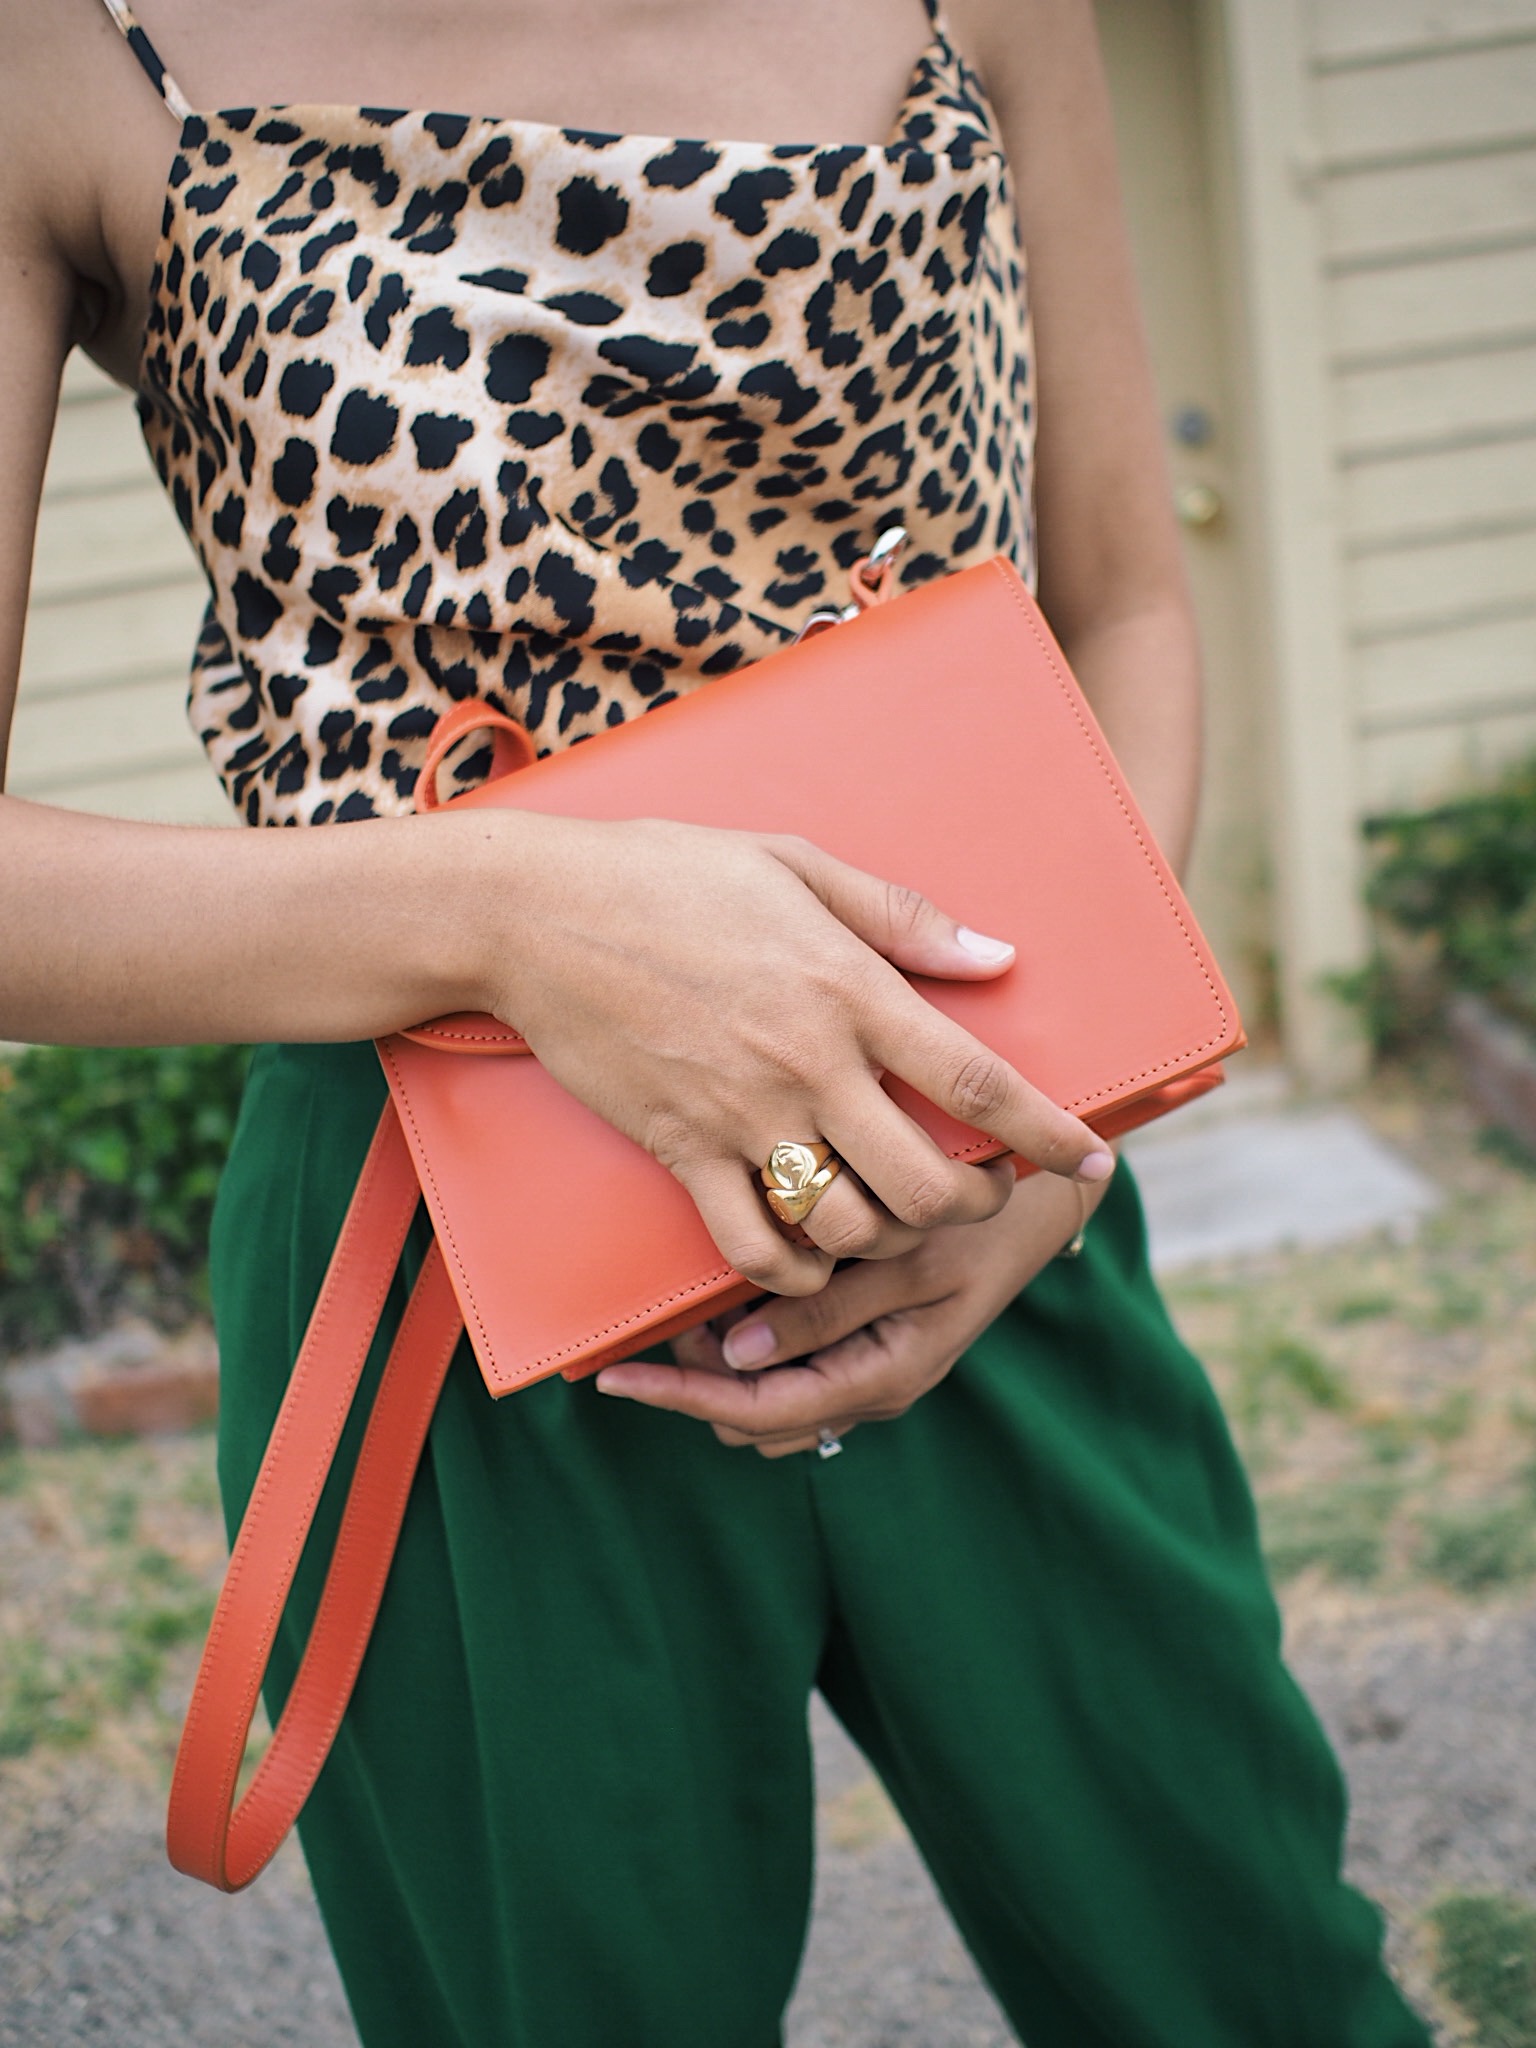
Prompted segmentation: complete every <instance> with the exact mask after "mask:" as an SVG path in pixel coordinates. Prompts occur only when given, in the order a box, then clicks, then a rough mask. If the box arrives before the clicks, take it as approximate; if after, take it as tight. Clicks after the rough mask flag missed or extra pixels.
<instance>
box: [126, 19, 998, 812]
mask: <svg viewBox="0 0 1536 2048" xmlns="http://www.w3.org/2000/svg"><path fill="white" fill-rule="evenodd" d="M118 11H121V10H118ZM140 387H141V394H142V396H141V414H142V417H143V421H144V426H145V432H146V437H147V439H148V442H149V445H150V448H151V451H152V453H153V455H154V458H155V461H156V464H157V466H158V467H159V469H160V472H161V474H162V476H163V477H164V478H165V480H166V482H167V485H168V487H169V488H170V490H171V493H172V497H173V500H174V502H175V504H176V508H177V511H178V513H179V515H180V517H181V518H182V521H183V523H184V524H185V526H186V527H187V530H188V532H189V534H190V535H191V538H192V540H193V544H194V546H195V547H196V548H197V550H198V553H199V555H200V557H201V559H202V561H203V563H204V566H205V568H206V569H207V572H208V575H209V580H210V585H211V588H212V604H211V608H210V618H209V625H208V629H207V631H206V632H205V634H204V638H203V642H202V645H201V648H200V650H199V658H198V662H197V664H196V666H195V669H194V675H193V683H192V698H191V711H192V716H193V720H194V723H195V725H196V727H197V729H198V731H199V733H200V735H201V736H202V738H203V740H204V743H205V745H206V746H207V748H208V751H209V753H210V755H211V757H212V759H213V762H214V765H215V766H216V768H217V769H218V771H219V773H220V774H221V776H222V777H223V779H224V781H225V784H226V786H227V788H228V789H229V791H230V794H231V796H232V797H233V799H234V800H235V802H236V804H237V806H238V807H239V808H240V810H241V811H242V813H243V815H245V816H246V817H247V818H248V819H250V820H251V821H252V822H257V823H308V822H324V821H326V820H329V819H334V818H354V817H366V816H372V815H376V814H380V813H389V812H398V811H402V810H407V809H409V808H410V805H411V800H412V792H413V788H414V783H415V777H416V772H417V767H418V764H419V762H420V759H421V757H422V754H423V753H424V751H425V744H426V738H427V735H428V733H429V732H430V729H431V726H432V723H433V722H434V720H435V719H436V717H437V716H438V714H439V713H440V712H441V711H442V710H443V709H444V708H445V707H446V706H447V705H448V704H450V703H452V702H454V701H456V700H457V699H459V698H462V697H465V696H469V695H475V696H480V697H484V698H485V699H487V700H488V701H490V702H492V703H495V704H497V705H498V706H499V707H500V708H502V709H504V710H506V711H508V712H510V713H511V714H512V715H514V716H516V717H518V718H521V719H522V720H523V721H524V722H526V723H527V724H528V726H529V727H530V729H531V730H532V732H533V733H534V736H535V738H536V740H537V742H538V744H539V745H540V747H541V748H544V749H548V748H554V747H558V746H562V745H568V744H570V743H572V742H573V741H575V740H579V739H581V738H584V737H586V736H588V735H590V734H591V733H594V732H596V731H600V730H602V729H604V728H605V727H607V726H609V725H613V724H617V723H621V722H623V721H624V720H626V719H628V718H630V717H633V716H636V715H638V714H639V713H640V712H642V711H644V710H646V709H647V708H650V707H651V706H653V705H655V704H657V703H661V702H665V701H667V700H668V699H669V698H670V697H673V696H675V695H678V694H681V693H684V692H686V691H688V690H691V689H693V688H695V687H697V686H698V685H699V684H700V683H701V682H703V681H705V680H707V679H708V678H709V677H711V676H713V675H718V674H721V673H724V672H725V671H726V670H728V669H730V668H732V667H735V666H736V665H738V664H739V663H741V662H743V661H750V660H755V659H757V658H759V657H760V656H762V655H764V654H767V653H769V652H772V651H773V650H774V649H775V648H777V647H779V646H782V645H783V644H784V643H785V641H786V640H787V639H788V638H789V637H790V636H791V635H792V633H793V632H794V630H795V629H796V628H797V627H798V625H799V623H800V621H801V620H802V619H803V617H804V616H805V613H806V612H807V610H808V609H809V608H811V607H812V606H813V605H814V604H815V603H816V602H817V601H818V600H825V599H826V598H828V597H829V596H830V597H835V596H837V595H838V594H840V591H841V587H842V581H843V572H844V571H845V570H846V568H847V566H848V565H849V564H850V563H851V562H852V561H853V560H855V559H856V558H857V557H858V556H859V555H860V554H862V553H864V552H865V551H867V549H868V547H869V545H870V543H871V541H872V540H873V539H874V537H875V535H876V534H877V533H878V532H879V531H880V530H881V529H882V528H883V527H885V526H887V525H890V524H892V523H894V522H899V523H901V524H903V525H905V526H906V527H907V528H908V529H909V531H910V532H911V535H912V543H913V544H912V548H911V552H910V555H909V557H908V561H907V566H906V574H907V576H908V577H909V578H911V579H912V580H914V581H915V580H920V579H922V578H924V577H927V576H930V575H933V574H937V573H939V572H940V571H941V570H943V569H946V568H949V567H953V566H958V565H959V564H960V563H962V562H964V561H966V560H970V559H975V558H976V557H978V556H982V555H985V554H989V553H991V552H994V551H996V550H999V549H1001V550H1003V551H1005V552H1008V553H1010V554H1011V555H1012V556H1013V557H1014V559H1015V560H1016V561H1017V562H1019V564H1020V566H1021V567H1022V568H1023V569H1024V570H1025V572H1026V573H1029V572H1031V571H1032V568H1033V552H1034V551H1033V535H1032V527H1031V513H1030V478H1031V454H1032V443H1033V406H1032V398H1033V392H1032V377H1031V352H1030V336H1029V322H1028V308H1027V300H1026V295H1025V285H1024V274H1023V262H1022V256H1021V253H1020V250H1019V246H1018V236H1017V228H1016V221H1015V215H1014V210H1013V202H1012V194H1011V191H1010V189H1009V180H1008V176H1007V169H1006V164H1005V161H1004V158H1003V153H1002V148H1001V142H1000V139H999V136H998V132H997V127H996V122H995V118H994V116H993V114H992V110H991V108H990V107H989V105H988V103H987V101H986V98H985V95H984V93H983V92H982V89H981V87H980V85H979V83H978V81H977V80H976V78H975V76H974V75H973V74H972V73H971V71H970V70H969V68H968V67H967V66H966V65H965V63H964V62H963V60H962V59H961V57H960V55H959V53H958V52H957V50H956V48H955V46H954V43H953V41H952V39H951V38H950V36H949V34H948V32H947V30H946V28H945V26H944V24H943V22H942V21H941V20H936V21H935V22H934V24H933V32H932V36H931V39H930V41H929V43H928V46H927V47H926V49H925V50H924V51H923V52H922V54H921V56H920V58H919V60H918V62H917V65H916V68H915V70H914V72H913V74H912V77H911V81H910V84H909V86H908V90H907V93H906V95H905V98H904V100H903V103H902V106H901V108H900V111H899V114H898V118H897V120H896V123H895V125H894V129H893V133H892V136H891V138H890V140H889V141H888V142H887V143H886V144H884V145H881V146H870V145H856V146H851V147H838V146H828V145H795V144H785V145H779V146H773V145H767V144H763V143H756V142H754V143H734V142H708V143H696V142H677V141H673V140H670V139H662V138H655V137H644V136H635V135H599V134H593V133H590V132H583V131H577V130H571V129H562V128H555V127H550V126H547V125H545V124H542V123H539V122H534V121H527V120H519V119H484V118H475V117H471V116H465V115H437V114H422V113H393V112H380V111H377V110H359V109H354V108H347V107H341V108H338V107H311V106H305V107H289V108H286V109H281V110H261V111H258V112H255V113H241V112H235V113H225V114H210V115H206V116H192V117H191V118H190V119H188V121H187V123H186V126H185V128H184V131H183V134H182V137H181V147H180V150H179V152H178V155H177V159H176V163H175V165H174V167H173V170H172V173H171V179H170V184H169V189H168V192H167V197H166V210H165V220H164V225H163V231H162V236H161V241H160V246H159V252H158V260H157V264H156V271H155V279H154V285H153V289H152V298H151V308H150V317H149V323H148V331H147V334H146V338H145V348H144V355H143V361H142V365H141V374H140ZM935 715H936V716H942V715H943V707H942V706H938V705H936V706H935Z"/></svg>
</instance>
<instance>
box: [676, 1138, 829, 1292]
mask: <svg viewBox="0 0 1536 2048" xmlns="http://www.w3.org/2000/svg"><path fill="white" fill-rule="evenodd" d="M672 1171H673V1173H674V1174H675V1175H676V1176H677V1178H678V1180H680V1181H681V1182H682V1184H683V1186H684V1187H685V1188H686V1189H687V1190H688V1193H689V1194H690V1195H691V1196H692V1197H693V1201H694V1205H695V1206H696V1208H697V1209H698V1212H699V1214H700V1216H701V1217H702V1218H703V1220H704V1227H705V1229H706V1230H707V1231H708V1232H709V1234H710V1236H711V1237H712V1238H713V1239H714V1241H715V1244H716V1246H717V1247H718V1249H719V1252H720V1256H721V1257H722V1258H723V1259H724V1260H725V1262H726V1264H727V1265H728V1266H730V1267H731V1268H733V1270H734V1271H736V1272H738V1273H739V1274H740V1275H741V1276H742V1278H743V1279H744V1280H750V1281H752V1282H753V1284H754V1285H755V1286H758V1287H763V1288H766V1289H767V1290H768V1291H769V1292H770V1293H772V1294H813V1293H815V1292H816V1291H817V1289H818V1288H821V1287H824V1286H825V1285H826V1283H827V1279H828V1276H829V1275H830V1273H831V1271H832V1260H831V1259H830V1258H829V1256H828V1255H827V1253H826V1252H824V1251H821V1250H820V1249H818V1248H817V1247H816V1246H815V1245H814V1244H813V1245H800V1244H796V1243H794V1242H793V1241H792V1240H791V1239H790V1238H788V1237H786V1236H785V1234H784V1232H783V1231H782V1230H781V1229H780V1228H779V1226H778V1224H777V1223H776V1222H775V1221H774V1218H773V1213H772V1211H771V1210H770V1209H769V1207H768V1204H767V1202H766V1201H765V1200H764V1199H763V1194H764V1190H763V1188H762V1185H761V1183H760V1182H758V1180H757V1179H756V1177H755V1175H752V1174H750V1173H749V1172H748V1170H747V1168H746V1166H745V1164H744V1163H743V1162H741V1161H737V1160H728V1159H702V1160H684V1161H682V1162H680V1163H679V1164H677V1165H674V1166H673V1168H672Z"/></svg>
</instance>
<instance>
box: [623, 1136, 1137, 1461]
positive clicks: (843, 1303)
mask: <svg viewBox="0 0 1536 2048" xmlns="http://www.w3.org/2000/svg"><path fill="white" fill-rule="evenodd" d="M1102 1193H1103V1190H1102V1189H1097V1190H1095V1191H1094V1192H1093V1193H1092V1194H1089V1193H1088V1191H1087V1190H1086V1189H1085V1190H1082V1191H1081V1192H1079V1191H1078V1190H1075V1189H1071V1188H1066V1187H1063V1186H1062V1183H1061V1182H1060V1180H1058V1179H1052V1178H1050V1177H1049V1176H1046V1175H1036V1176H1034V1177H1032V1178H1030V1179H1028V1180H1023V1181H1020V1182H1019V1184H1018V1186H1017V1187H1016V1189H1015V1190H1014V1193H1013V1196H1012V1199H1011V1200H1010V1201H1009V1203H1008V1205H1007V1207H1006V1208H1005V1209H1003V1210H1002V1211H1001V1212H1000V1213H999V1214H998V1215H996V1216H993V1217H991V1218H990V1219H989V1220H988V1221H986V1222H984V1223H976V1224H972V1225H970V1226H969V1227H968V1228H964V1229H961V1228H956V1229H945V1230H934V1231H931V1232H930V1233H929V1234H928V1235H927V1237H925V1238H924V1239H923V1240H922V1241H921V1242H920V1243H919V1244H917V1245H916V1246H914V1247H913V1249H912V1250H910V1251H908V1252H905V1253H903V1254H902V1255H901V1256H900V1257H897V1258H893V1259H886V1260H884V1261H882V1262H880V1263H878V1264H870V1263H865V1262H863V1261H860V1262H859V1263H857V1264H854V1265H850V1266H845V1267H843V1268H842V1269H841V1270H840V1271H839V1272H837V1273H835V1274H834V1275H833V1277H832V1278H831V1280H829V1281H828V1283H827V1285H826V1286H825V1288H823V1290H822V1291H821V1293H819V1294H813V1295H811V1296H809V1297H807V1298H806V1299H804V1300H799V1301H775V1302H758V1303H757V1304H756V1305H755V1306H753V1307H752V1308H748V1309H743V1310H741V1311H739V1312H738V1315H737V1316H735V1317H732V1318H722V1319H721V1320H720V1321H719V1322H716V1323H708V1324H705V1325H704V1326H703V1327H702V1328H700V1329H697V1330H691V1331H689V1332H688V1334H687V1335H686V1336H684V1337H678V1338H674V1339H673V1343H672V1355H673V1357H674V1358H675V1359H676V1360H677V1363H676V1364H675V1365H649V1364H634V1365H611V1366H607V1367H605V1369H604V1370H603V1371H602V1372H601V1373H599V1374H598V1378H597V1385H598V1388H599V1390H600V1391H601V1392H602V1393H605V1394H622V1395H625V1396H627V1398H628V1399H630V1400H632V1401H643V1402H644V1403H646V1405H647V1406H649V1407H652V1408H670V1409H673V1410H675V1411H676V1412H677V1413H678V1414H680V1415H693V1416H697V1417H698V1418H699V1420H700V1421H703V1422H708V1423H711V1424H713V1426H714V1431H715V1435H716V1436H717V1437H719V1439H720V1441H721V1442H722V1443H725V1444H731V1445H741V1446H745V1445H750V1446H752V1447H754V1448H755V1449H757V1450H759V1451H761V1453H762V1454H763V1456H764V1457H765V1458H782V1457H784V1456H785V1455H786V1454H787V1453H788V1452H790V1451H808V1450H814V1448H815V1447H816V1444H817V1442H818V1431H820V1430H824V1429H825V1430H830V1431H831V1432H832V1434H833V1435H834V1436H838V1437H843V1436H846V1435H847V1434H848V1432H849V1430H850V1429H852V1428H853V1427H854V1426H855V1425H856V1424H857V1423H860V1422H889V1421H891V1420H892V1419H893V1418H894V1417H896V1416H898V1415H904V1414H905V1413H906V1411H907V1410H908V1409H909V1408H910V1407H911V1406H912V1404H913V1402H914V1401H916V1400H917V1399H918V1398H919V1396H920V1395H923V1394H925V1393H927V1391H928V1389H929V1388H930V1387H933V1386H936V1385H937V1384H938V1382H939V1381H940V1380H941V1379H943V1377H944V1375H945V1374H946V1373H947V1372H948V1371H949V1369H950V1367H951V1366H952V1365H953V1364H954V1363H955V1361H956V1359H957V1358H959V1356H960V1355H961V1353H962V1352H963V1351H965V1350H966V1348H967V1347H968V1346H969V1345H970V1344H972V1343H973V1342H974V1341H975V1339H976V1338H977V1337H978V1336H979V1335H980V1334H981V1332H982V1331H983V1330H984V1329H986V1328H987V1326H988V1324H989V1323H991V1322H993V1321H994V1320H995V1318H996V1317H997V1316H998V1315H999V1314H1000V1313H1001V1311H1002V1310H1003V1309H1004V1308H1005V1307H1006V1306H1007V1304H1008V1303H1009V1302H1010V1301H1011V1300H1012V1299H1013V1297H1014V1295H1016V1294H1017V1293H1018V1291H1019V1289H1020V1288H1021V1287H1023V1286H1024V1285H1025V1284H1026V1283H1027V1282H1028V1281H1030V1280H1032V1279H1033V1278H1034V1277H1035V1275H1036V1274H1037V1273H1038V1272H1039V1271H1040V1269H1041V1268H1042V1267H1043V1266H1044V1265H1046V1264H1047V1263H1048V1262H1049V1261H1050V1260H1051V1259H1052V1258H1054V1257H1055V1256H1056V1254H1057V1253H1058V1252H1059V1251H1060V1250H1061V1249H1062V1247H1063V1246H1064V1245H1065V1244H1067V1243H1068V1242H1069V1241H1070V1240H1071V1238H1072V1237H1073V1235H1074V1234H1075V1233H1076V1231H1077V1229H1078V1228H1079V1222H1080V1218H1081V1216H1082V1214H1083V1212H1084V1209H1085V1208H1087V1209H1090V1210H1091V1209H1092V1208H1094V1207H1096V1206H1097V1203H1098V1200H1099V1198H1100V1196H1101V1195H1102ZM791 1360H792V1361H794V1362H793V1363H788V1362H787V1361H791ZM770 1368H771V1369H770Z"/></svg>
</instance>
